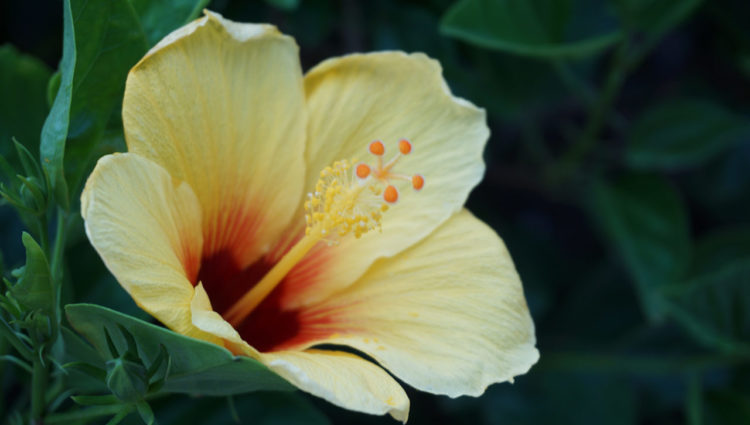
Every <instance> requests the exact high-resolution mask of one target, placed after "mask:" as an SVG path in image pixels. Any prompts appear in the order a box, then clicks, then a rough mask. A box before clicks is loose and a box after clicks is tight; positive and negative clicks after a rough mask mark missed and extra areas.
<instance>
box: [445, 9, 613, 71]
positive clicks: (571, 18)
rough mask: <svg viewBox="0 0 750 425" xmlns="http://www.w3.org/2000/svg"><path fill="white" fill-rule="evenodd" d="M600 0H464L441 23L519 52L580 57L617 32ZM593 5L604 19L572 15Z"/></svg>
mask: <svg viewBox="0 0 750 425" xmlns="http://www.w3.org/2000/svg"><path fill="white" fill-rule="evenodd" d="M603 5H604V3H603V2H597V1H589V0H501V1H489V0H462V1H459V2H457V3H456V4H455V5H453V7H452V8H451V9H450V10H449V11H448V12H447V13H446V14H445V16H444V18H443V23H442V26H441V29H442V31H443V32H444V33H445V34H447V35H450V36H453V37H457V38H460V39H462V40H464V41H468V42H470V43H474V44H477V45H479V46H483V47H488V48H492V49H498V50H502V51H506V52H510V53H515V54H520V55H527V56H537V57H544V58H558V57H584V56H589V55H593V54H596V53H597V52H601V51H602V50H604V49H606V48H607V47H610V46H612V45H613V44H614V43H616V42H617V41H618V40H619V39H620V37H621V34H620V32H619V29H618V28H617V27H616V26H615V25H613V24H612V23H613V22H614V19H613V18H612V17H610V16H607V14H606V13H604V11H603V10H602V7H603ZM591 9H594V13H597V12H598V13H597V16H600V17H601V18H603V19H601V21H593V20H586V21H584V22H577V21H576V20H575V18H578V17H580V16H581V13H582V12H583V11H586V12H585V13H592V12H591ZM608 23H609V24H608Z"/></svg>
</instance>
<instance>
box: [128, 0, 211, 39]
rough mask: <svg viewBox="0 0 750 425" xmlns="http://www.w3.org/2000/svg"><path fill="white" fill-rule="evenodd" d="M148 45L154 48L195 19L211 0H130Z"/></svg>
mask: <svg viewBox="0 0 750 425" xmlns="http://www.w3.org/2000/svg"><path fill="white" fill-rule="evenodd" d="M129 1H130V3H131V4H132V5H133V9H134V10H135V13H136V14H137V16H138V19H139V21H140V24H141V27H142V28H143V32H144V33H145V35H146V39H147V40H148V45H149V46H153V45H155V44H156V43H157V42H159V40H161V39H162V38H163V37H164V36H165V35H167V34H169V33H170V32H171V31H172V30H174V29H175V28H178V27H180V26H182V25H183V24H185V23H187V22H189V21H191V20H193V19H195V18H197V17H198V15H200V13H201V10H202V9H203V8H204V7H206V5H207V4H208V2H209V0H179V1H169V0H129Z"/></svg>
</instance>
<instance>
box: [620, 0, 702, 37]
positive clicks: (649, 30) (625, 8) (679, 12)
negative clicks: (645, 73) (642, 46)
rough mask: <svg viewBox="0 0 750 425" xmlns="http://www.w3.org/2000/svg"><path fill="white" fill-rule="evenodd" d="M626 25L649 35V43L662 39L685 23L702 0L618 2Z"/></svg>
mask: <svg viewBox="0 0 750 425" xmlns="http://www.w3.org/2000/svg"><path fill="white" fill-rule="evenodd" d="M616 4H617V6H618V9H619V12H620V16H621V17H622V20H623V21H624V22H625V24H626V25H627V26H628V27H629V28H631V29H633V30H636V31H642V32H645V33H646V34H647V43H650V42H653V41H656V40H658V39H660V38H661V37H662V36H663V35H664V34H665V33H666V32H667V31H669V30H671V29H672V28H674V27H675V26H677V25H679V24H680V23H681V22H682V21H684V20H685V19H686V18H687V17H688V16H690V14H691V13H692V12H693V11H695V9H696V8H697V7H698V6H699V5H700V4H701V0H659V1H654V0H617V1H616Z"/></svg>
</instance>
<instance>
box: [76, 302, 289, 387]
mask: <svg viewBox="0 0 750 425" xmlns="http://www.w3.org/2000/svg"><path fill="white" fill-rule="evenodd" d="M65 312H66V315H67V317H68V321H70V323H71V325H72V326H73V327H74V328H75V330H76V331H77V332H79V333H80V334H81V335H83V336H84V337H85V338H86V339H88V340H89V342H91V344H92V345H93V346H94V347H95V348H96V350H97V351H98V352H99V353H100V355H101V356H102V358H104V359H107V358H111V357H112V353H111V351H112V350H111V349H110V348H109V344H108V342H107V335H110V337H111V340H112V343H113V346H114V347H115V350H116V351H117V352H122V351H124V350H126V347H127V346H128V343H127V340H126V337H125V334H124V333H123V332H122V331H120V328H121V327H122V329H125V330H126V331H127V333H128V334H130V335H132V337H133V338H135V341H137V346H138V350H137V352H138V353H139V357H140V358H141V359H142V360H143V361H144V362H146V363H147V364H149V365H150V364H152V362H153V361H154V360H155V359H156V358H157V357H158V356H159V354H160V352H161V348H160V347H162V346H163V347H164V348H165V349H166V351H167V353H169V358H170V364H171V366H170V373H169V376H168V377H167V379H166V382H165V384H164V391H168V392H178V393H192V394H203V395H230V394H239V393H243V392H248V391H257V390H291V389H293V388H292V387H291V386H290V385H289V384H288V383H287V382H286V381H284V380H283V379H281V378H280V377H279V376H278V375H276V374H275V373H273V372H271V371H269V370H268V369H267V368H266V367H265V366H263V365H262V364H260V363H259V362H257V361H256V360H253V359H250V358H248V357H244V356H242V357H235V356H233V355H232V354H231V353H230V352H229V351H227V350H226V349H224V348H221V347H219V346H217V345H214V344H210V343H207V342H203V341H198V340H196V339H193V338H189V337H186V336H183V335H179V334H176V333H174V332H172V331H169V330H166V329H164V328H161V327H158V326H154V325H151V324H148V323H146V322H143V321H141V320H138V319H135V318H132V317H129V316H126V315H124V314H121V313H118V312H116V311H112V310H110V309H107V308H104V307H100V306H96V305H92V304H71V305H68V306H66V308H65ZM131 344H132V343H131ZM131 351H133V349H132V347H131Z"/></svg>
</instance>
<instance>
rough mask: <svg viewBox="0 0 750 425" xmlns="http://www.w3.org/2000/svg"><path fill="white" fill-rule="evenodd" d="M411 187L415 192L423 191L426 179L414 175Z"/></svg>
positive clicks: (419, 175)
mask: <svg viewBox="0 0 750 425" xmlns="http://www.w3.org/2000/svg"><path fill="white" fill-rule="evenodd" d="M411 185H412V187H414V190H422V187H424V177H423V176H422V175H421V174H414V175H413V176H411Z"/></svg>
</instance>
